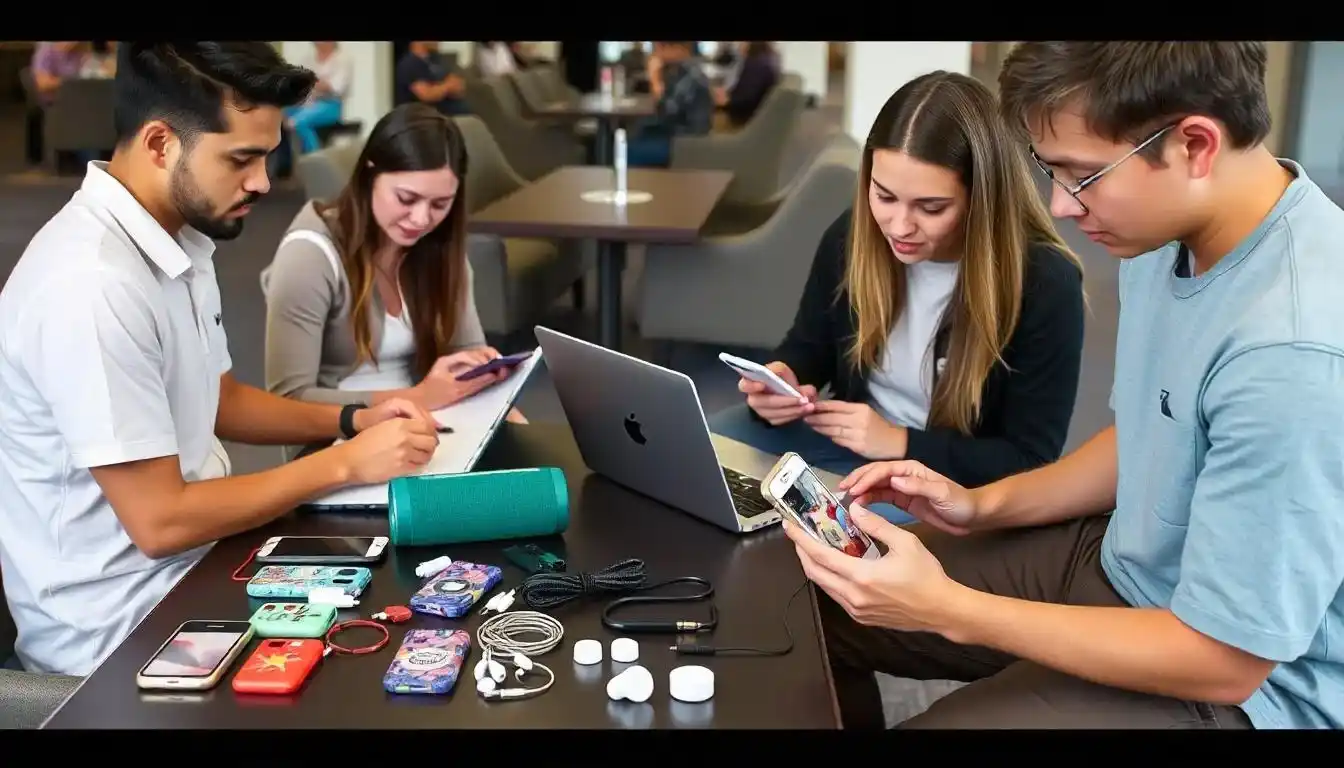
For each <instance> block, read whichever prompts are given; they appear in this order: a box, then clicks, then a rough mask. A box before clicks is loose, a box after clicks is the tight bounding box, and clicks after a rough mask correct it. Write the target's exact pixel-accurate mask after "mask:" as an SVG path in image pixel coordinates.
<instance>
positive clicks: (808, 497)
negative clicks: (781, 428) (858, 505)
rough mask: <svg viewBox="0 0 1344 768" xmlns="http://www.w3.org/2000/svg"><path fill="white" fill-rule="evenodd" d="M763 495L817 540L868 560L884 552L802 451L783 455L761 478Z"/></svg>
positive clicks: (874, 558)
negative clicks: (856, 524) (852, 515)
mask: <svg viewBox="0 0 1344 768" xmlns="http://www.w3.org/2000/svg"><path fill="white" fill-rule="evenodd" d="M761 495H762V496H764V497H765V498H766V501H769V502H770V503H771V504H772V505H774V507H775V509H777V510H779V513H780V514H781V515H784V516H786V517H788V518H789V519H790V520H792V521H794V522H795V523H797V524H798V525H799V527H801V528H802V529H803V530H805V531H807V532H808V533H809V534H810V535H811V536H812V538H814V539H816V540H817V541H820V542H822V543H824V544H829V545H831V546H832V547H834V548H835V549H838V550H840V551H841V552H844V553H845V554H847V555H853V556H854V557H861V558H864V559H866V560H876V559H877V558H879V557H881V556H882V553H881V552H879V551H878V549H877V545H876V544H874V543H873V540H872V539H870V538H868V534H866V533H864V532H863V531H861V530H859V528H858V527H857V526H855V525H854V523H853V521H851V520H850V519H849V510H848V509H847V508H846V507H845V505H844V504H842V503H841V502H840V499H839V498H837V497H836V495H835V494H834V493H831V491H830V489H828V488H827V487H826V485H825V484H824V483H822V482H821V478H819V477H817V473H816V472H814V471H813V470H812V467H810V466H809V465H808V463H807V462H806V461H804V460H803V457H801V456H799V455H798V454H796V453H786V454H784V455H783V456H782V457H780V459H779V461H778V462H777V463H776V464H775V466H774V468H773V469H771V470H770V473H769V474H767V475H766V476H765V479H764V480H762V481H761Z"/></svg>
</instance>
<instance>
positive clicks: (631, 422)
mask: <svg viewBox="0 0 1344 768" xmlns="http://www.w3.org/2000/svg"><path fill="white" fill-rule="evenodd" d="M625 434H627V435H629V436H630V439H631V440H634V441H635V442H636V443H638V444H640V445H643V444H644V443H646V442H648V440H646V439H645V437H644V426H643V425H642V424H640V423H639V422H638V421H637V420H636V419H635V414H633V413H632V414H630V415H629V416H626V417H625Z"/></svg>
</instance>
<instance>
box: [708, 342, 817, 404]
mask: <svg viewBox="0 0 1344 768" xmlns="http://www.w3.org/2000/svg"><path fill="white" fill-rule="evenodd" d="M719 359H720V360H722V361H723V362H724V364H725V365H727V366H728V367H729V368H732V369H733V370H734V371H737V372H738V374H740V375H741V376H742V378H744V379H750V380H751V381H757V382H760V383H761V384H764V385H765V386H766V387H767V388H769V390H770V391H771V392H773V393H775V394H776V395H788V396H789V397H797V398H800V399H801V398H802V396H803V393H802V392H799V391H798V390H796V389H794V388H793V385H791V384H789V382H787V381H785V380H783V379H781V378H780V377H779V374H777V373H775V372H774V371H772V370H770V369H769V368H766V367H765V366H764V365H761V364H760V363H754V362H752V361H750V360H744V359H743V358H740V357H734V356H733V355H730V354H728V353H727V352H720V353H719Z"/></svg>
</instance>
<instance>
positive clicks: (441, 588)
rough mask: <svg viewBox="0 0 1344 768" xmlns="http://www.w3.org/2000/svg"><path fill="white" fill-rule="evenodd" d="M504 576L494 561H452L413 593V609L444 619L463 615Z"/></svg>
mask: <svg viewBox="0 0 1344 768" xmlns="http://www.w3.org/2000/svg"><path fill="white" fill-rule="evenodd" d="M503 577H504V573H503V571H501V570H500V569H499V568H498V567H496V566H493V565H476V564H475V563H453V564H452V565H450V566H448V567H447V568H445V569H444V570H443V571H442V572H440V573H439V574H438V575H436V576H434V578H432V579H430V580H429V581H428V582H426V583H425V586H423V587H421V588H420V591H419V592H416V593H415V595H414V596H413V597H411V610H413V611H415V612H417V613H426V614H429V615H430V616H442V617H443V618H445V619H458V618H461V617H463V616H466V615H467V611H470V610H471V606H473V605H475V604H476V601H477V600H480V599H481V596H483V595H484V594H485V593H486V592H489V591H490V590H492V589H494V588H495V585H496V584H498V583H499V580H500V579H501V578H503Z"/></svg>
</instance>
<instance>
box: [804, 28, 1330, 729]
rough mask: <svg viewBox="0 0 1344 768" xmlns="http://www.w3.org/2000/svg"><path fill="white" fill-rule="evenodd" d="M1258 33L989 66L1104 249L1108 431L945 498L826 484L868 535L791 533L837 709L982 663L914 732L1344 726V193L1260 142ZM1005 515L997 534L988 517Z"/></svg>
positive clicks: (1073, 51) (862, 481) (920, 487)
mask: <svg viewBox="0 0 1344 768" xmlns="http://www.w3.org/2000/svg"><path fill="white" fill-rule="evenodd" d="M1265 59H1266V54H1265V47H1264V45H1263V44H1262V43H1258V42H1195V43H1169V42H1163V43H1157V42H1153V43H1148V42H1143V43H1109V42H1108V43H1096V42H1045V43H1026V44H1023V45H1021V46H1019V47H1018V48H1017V49H1016V50H1015V51H1014V52H1013V53H1012V54H1011V55H1010V56H1009V58H1008V60H1007V61H1006V63H1005V66H1004V70H1003V73H1002V74H1001V75H1000V94H1001V99H1002V103H1003V108H1004V112H1005V115H1006V117H1007V118H1008V121H1009V123H1010V125H1011V126H1012V127H1014V128H1022V129H1024V131H1025V134H1026V136H1027V140H1028V141H1029V144H1030V151H1031V154H1032V156H1033V157H1034V158H1035V160H1036V162H1037V163H1038V164H1039V165H1040V167H1041V169H1042V170H1043V171H1044V172H1045V173H1046V174H1047V175H1048V176H1049V177H1050V178H1051V179H1052V181H1053V193H1052V197H1051V208H1052V211H1053V212H1054V214H1055V215H1056V216H1057V217H1060V218H1070V219H1073V220H1075V221H1076V222H1077V223H1078V225H1079V227H1080V228H1081V229H1082V230H1083V231H1084V232H1085V233H1087V235H1088V236H1089V237H1091V238H1092V239H1093V240H1095V241H1096V242H1099V243H1101V244H1102V245H1103V246H1105V247H1106V249H1107V250H1108V251H1110V252H1111V253H1112V254H1113V255H1115V256H1117V257H1119V258H1121V259H1123V260H1124V261H1123V262H1122V264H1121V267H1120V307H1121V310H1120V324H1119V334H1118V339H1117V350H1116V372H1115V381H1114V385H1113V389H1112V392H1111V406H1112V408H1113V410H1114V411H1115V425H1114V426H1113V427H1110V428H1108V429H1106V430H1104V431H1102V432H1101V433H1100V434H1098V435H1097V436H1096V437H1094V438H1093V439H1092V440H1091V441H1090V442H1088V443H1087V444H1086V445H1084V446H1083V447H1081V448H1079V449H1078V450H1077V451H1076V452H1074V453H1073V454H1072V455H1070V456H1068V457H1066V458H1064V459H1063V460H1061V461H1059V462H1057V463H1056V464H1054V465H1051V466H1049V467H1045V468H1042V469H1040V470H1036V471H1033V472H1028V473H1025V474H1022V475H1018V476H1016V477H1011V478H1008V479H1006V480H1002V481H1000V482H997V483H993V484H991V485H988V486H984V487H980V488H975V489H966V488H962V487H960V486H957V485H955V484H954V483H951V482H949V481H948V480H946V479H945V478H942V477H939V476H937V475H936V474H934V473H932V472H930V471H929V470H928V469H926V468H924V467H922V466H920V465H918V464H917V463H914V462H886V463H882V464H874V465H869V466H867V467H862V468H860V469H858V470H857V471H856V472H855V473H854V474H853V475H851V476H850V477H849V478H846V480H845V481H844V482H843V483H842V484H841V488H844V489H846V490H848V491H849V492H850V493H851V494H852V495H853V496H855V497H856V498H857V500H858V501H859V502H860V503H872V502H879V501H886V502H890V503H895V504H896V505H897V506H900V507H903V508H906V509H908V511H909V512H911V513H912V514H913V515H914V516H916V517H918V518H920V519H921V520H922V521H923V522H924V524H922V525H918V524H917V525H915V526H912V527H911V528H909V529H900V528H896V527H894V526H891V525H890V524H889V523H887V522H885V521H884V520H881V519H880V518H878V517H877V516H876V515H872V514H864V512H863V511H862V510H859V509H855V510H854V511H853V512H854V513H853V514H852V517H853V519H854V521H855V522H856V523H857V524H858V525H859V526H860V527H861V528H864V529H865V530H867V531H868V532H869V533H871V534H872V535H873V536H874V537H875V538H877V539H880V540H882V541H884V542H885V543H886V544H887V546H888V548H889V550H890V551H889V553H888V554H887V556H886V557H884V558H883V559H881V560H879V561H864V560H859V559H857V558H849V557H846V556H845V555H843V554H841V553H839V552H837V551H834V550H829V549H828V548H827V547H825V546H824V545H821V544H818V543H817V542H815V541H812V540H809V539H807V538H806V536H805V535H803V534H802V533H801V532H800V531H799V530H798V529H797V528H796V527H794V526H788V530H789V535H790V537H791V538H792V539H793V540H794V541H795V543H796V544H797V547H798V551H799V556H800V558H801V560H802V562H803V566H804V570H805V571H806V572H807V574H808V576H809V577H810V578H811V579H812V580H813V581H814V582H815V583H816V584H817V585H818V586H819V587H821V588H822V589H823V590H824V591H825V592H826V593H827V594H828V595H829V596H830V597H831V598H832V600H826V601H822V616H823V620H824V624H825V628H826V641H827V648H828V651H829V653H830V655H831V659H832V665H833V667H834V668H835V682H836V689H837V693H838V695H839V697H840V700H841V701H840V703H841V712H842V715H843V716H844V718H845V722H846V725H875V724H878V723H880V717H881V706H880V700H879V699H878V696H877V689H876V685H875V684H874V682H873V680H872V671H873V670H879V671H883V672H888V673H890V674H894V675H897V676H903V677H915V678H921V679H932V678H952V679H958V680H966V681H976V682H973V683H972V684H971V685H969V686H966V687H964V688H962V689H960V690H958V691H956V692H954V693H952V694H950V695H949V696H947V697H946V698H944V699H942V700H940V701H938V702H936V703H935V704H934V705H933V706H932V707H931V708H930V709H929V710H928V711H927V712H926V713H925V714H923V715H921V716H918V717H916V718H913V719H912V720H911V721H909V722H908V723H907V726H908V727H925V728H929V727H982V728H983V727H1040V728H1061V727H1084V728H1112V727H1141V728H1173V727H1176V728H1248V727H1253V728H1340V727H1344V629H1341V627H1344V599H1342V598H1341V590H1340V587H1341V583H1344V513H1341V511H1340V508H1339V505H1340V503H1341V499H1344V457H1342V456H1341V451H1340V448H1339V440H1340V438H1339V437H1338V436H1339V435H1340V434H1341V433H1344V262H1341V260H1340V249H1341V244H1344V211H1341V210H1340V209H1339V207H1338V206H1336V205H1335V204H1334V203H1333V202H1331V201H1330V199H1329V198H1328V197H1326V195H1325V194H1324V193H1323V192H1322V191H1321V190H1320V189H1319V188H1318V187H1317V186H1316V185H1315V184H1314V183H1313V182H1312V181H1311V180H1310V179H1309V178H1307V176H1306V174H1305V173H1303V171H1302V168H1301V166H1299V165H1298V164H1296V163H1294V162H1292V161H1290V160H1283V159H1277V158H1275V157H1274V156H1273V154H1271V152H1270V151H1269V150H1268V149H1267V148H1266V147H1265V146H1264V144H1263V142H1264V139H1265V137H1266V135H1267V134H1268V133H1269V128H1270V115H1269V108H1268V105H1267V101H1266V98H1265V91H1264V76H1265ZM1009 529H1011V530H1009Z"/></svg>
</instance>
